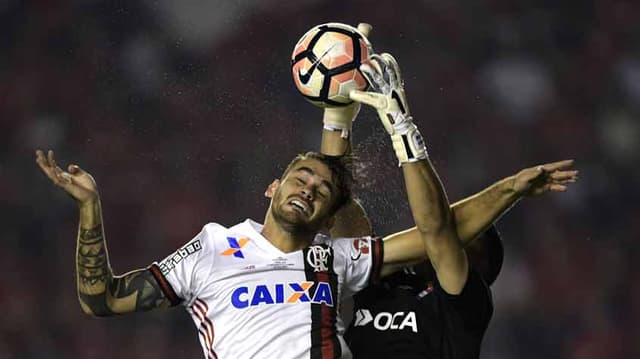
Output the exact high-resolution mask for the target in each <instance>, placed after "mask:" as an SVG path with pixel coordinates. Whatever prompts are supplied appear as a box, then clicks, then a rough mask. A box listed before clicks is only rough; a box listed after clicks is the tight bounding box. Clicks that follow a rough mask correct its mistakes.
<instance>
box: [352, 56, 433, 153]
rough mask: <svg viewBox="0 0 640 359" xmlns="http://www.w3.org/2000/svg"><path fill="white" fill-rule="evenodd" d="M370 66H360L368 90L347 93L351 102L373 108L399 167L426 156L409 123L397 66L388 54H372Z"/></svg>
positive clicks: (415, 129)
mask: <svg viewBox="0 0 640 359" xmlns="http://www.w3.org/2000/svg"><path fill="white" fill-rule="evenodd" d="M370 59H371V61H370V64H362V65H361V66H360V71H361V72H362V73H363V74H364V75H365V77H366V78H367V81H369V85H371V91H368V92H364V91H358V90H354V91H351V93H350V94H349V97H351V99H352V100H354V101H356V102H359V103H364V104H366V105H369V106H372V107H374V108H375V109H376V110H377V111H378V117H380V121H382V124H383V125H384V128H385V129H386V130H387V132H388V133H389V135H391V142H392V144H393V149H394V151H395V152H396V157H398V161H399V164H400V165H402V164H403V163H407V162H415V161H418V160H422V159H426V158H427V157H428V154H427V148H426V146H425V144H424V139H423V138H422V135H421V134H420V131H418V128H417V127H416V125H415V124H414V123H413V118H412V117H411V115H410V114H409V107H408V105H407V99H406V96H405V93H404V84H403V82H402V77H401V74H400V67H399V66H398V63H397V62H396V60H395V59H394V58H393V56H391V55H390V54H388V53H383V54H381V55H378V54H373V55H371V57H370Z"/></svg>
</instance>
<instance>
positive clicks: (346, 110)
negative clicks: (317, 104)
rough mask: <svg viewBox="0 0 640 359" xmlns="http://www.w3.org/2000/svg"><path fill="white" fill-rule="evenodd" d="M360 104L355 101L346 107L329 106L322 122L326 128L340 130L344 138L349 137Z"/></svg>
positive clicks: (325, 110)
mask: <svg viewBox="0 0 640 359" xmlns="http://www.w3.org/2000/svg"><path fill="white" fill-rule="evenodd" d="M359 109H360V106H359V105H358V104H357V103H353V104H351V105H348V106H344V107H327V108H325V109H324V113H323V115H322V123H323V127H324V129H325V130H328V131H340V132H341V136H342V137H343V138H347V137H349V133H350V132H351V128H352V125H353V121H354V119H355V117H356V115H357V114H358V111H359Z"/></svg>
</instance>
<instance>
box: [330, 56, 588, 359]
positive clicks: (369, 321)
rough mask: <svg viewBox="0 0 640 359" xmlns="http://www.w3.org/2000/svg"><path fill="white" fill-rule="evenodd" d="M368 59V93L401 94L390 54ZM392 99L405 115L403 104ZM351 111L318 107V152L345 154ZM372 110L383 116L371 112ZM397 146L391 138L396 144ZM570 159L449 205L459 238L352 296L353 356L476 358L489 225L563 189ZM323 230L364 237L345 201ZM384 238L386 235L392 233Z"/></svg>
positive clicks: (357, 214) (494, 266) (491, 245)
mask: <svg viewBox="0 0 640 359" xmlns="http://www.w3.org/2000/svg"><path fill="white" fill-rule="evenodd" d="M372 64H373V65H374V66H375V69H373V68H367V66H366V65H365V66H363V72H364V73H365V74H367V78H368V81H369V82H370V84H371V85H372V87H373V88H374V90H377V91H378V92H381V93H383V94H388V93H392V94H393V93H394V92H395V93H397V94H402V90H401V88H402V84H401V80H400V71H399V68H398V66H397V63H396V62H395V60H394V59H393V57H391V56H390V55H388V54H383V55H381V56H378V55H375V56H374V57H373V63H372ZM352 97H353V98H355V99H357V100H360V101H362V102H365V103H367V104H371V105H373V106H374V107H376V108H378V109H380V108H382V107H383V106H388V105H389V104H388V103H385V101H384V100H386V98H383V97H381V96H379V95H375V94H370V93H368V94H364V93H355V96H353V95H352ZM392 97H393V98H401V99H403V98H404V97H403V96H400V95H396V96H393V95H392ZM387 98H388V97H387ZM399 103H401V104H403V107H404V108H405V110H404V111H406V112H405V113H408V110H407V109H406V103H405V102H399ZM357 112H358V105H357V104H355V105H352V106H349V107H347V108H335V109H333V108H332V109H327V110H325V126H324V127H325V128H324V131H323V141H322V147H321V151H322V152H324V153H329V154H332V155H340V154H344V153H348V152H349V148H350V143H349V136H348V134H349V133H350V131H351V126H352V120H353V119H354V118H355V115H356V114H357ZM379 115H380V116H381V117H385V115H386V114H385V113H384V112H382V111H379ZM381 119H382V121H383V122H384V119H383V118H381ZM390 121H391V119H390ZM338 133H339V134H340V136H339V135H338ZM345 133H346V134H347V136H344V134H345ZM398 143H399V141H397V142H394V147H395V148H396V149H397V148H398V147H400V146H399V144H398ZM572 163H573V161H571V160H567V161H560V162H555V163H549V164H545V165H541V166H536V167H532V168H527V169H524V170H522V171H520V172H519V173H517V174H516V175H513V176H510V177H508V178H505V179H503V180H501V181H499V182H497V183H495V184H494V185H492V186H490V187H489V188H487V189H485V190H484V191H482V192H480V193H478V194H476V195H474V196H472V197H470V198H467V199H465V200H462V201H460V202H458V203H455V204H454V205H452V206H451V213H452V217H453V218H454V221H455V222H456V227H455V229H456V230H457V237H458V239H459V241H455V240H452V241H449V242H448V245H437V244H436V243H435V242H433V241H432V242H430V241H427V240H425V241H424V243H425V248H424V250H425V251H426V252H427V254H428V258H429V259H430V260H431V263H429V262H424V261H423V262H421V263H418V264H417V265H416V266H413V267H408V268H405V269H404V270H403V271H399V272H397V273H395V274H392V275H390V276H389V277H387V278H383V279H382V281H381V282H380V283H373V284H372V285H370V286H369V287H368V288H367V289H365V290H363V291H361V292H359V293H357V294H356V295H355V307H354V312H355V318H354V321H353V322H352V324H351V326H350V328H349V331H348V333H347V340H348V344H349V346H350V347H351V349H352V352H353V353H354V357H356V358H387V357H402V358H413V357H415V358H477V357H478V356H479V352H480V343H481V340H482V337H483V335H484V332H485V330H486V327H487V325H488V322H489V320H490V318H491V315H492V312H493V307H492V302H491V294H490V290H489V288H488V284H489V285H490V284H491V283H492V282H493V281H494V280H495V278H496V277H497V275H498V273H499V271H500V268H501V265H502V255H503V252H502V244H501V240H500V235H499V233H498V232H497V230H496V229H495V227H493V226H491V223H493V222H494V221H495V220H497V219H498V218H499V216H500V215H502V214H504V213H505V212H506V211H507V210H508V209H509V208H511V206H513V205H514V204H515V203H516V201H517V200H519V199H520V198H523V197H525V196H533V195H540V194H543V193H547V192H561V191H565V190H566V189H567V185H568V184H569V183H572V182H575V180H576V179H577V171H573V170H568V169H567V167H569V166H571V165H572ZM489 226H491V227H489ZM487 227H489V229H488V230H487V231H486V232H485V233H484V234H483V235H481V236H480V237H479V238H478V239H475V240H474V238H475V237H477V235H478V234H479V233H482V231H484V230H485V229H486V228H487ZM419 232H420V228H413V229H411V230H408V231H405V232H403V234H402V235H404V236H419ZM331 234H332V236H335V237H343V236H351V235H353V234H356V235H360V236H363V235H369V234H371V226H370V224H369V222H368V220H367V219H366V215H365V213H364V210H363V209H362V208H361V207H360V206H359V205H358V204H357V203H352V204H351V205H350V206H348V207H346V208H345V210H343V211H341V212H339V213H338V215H336V220H335V221H334V225H333V227H332V228H331ZM385 240H393V236H392V237H387V238H385ZM441 244H442V243H441ZM463 247H464V248H465V250H464V251H463V250H462V248H463ZM431 264H433V265H431ZM443 283H444V285H443Z"/></svg>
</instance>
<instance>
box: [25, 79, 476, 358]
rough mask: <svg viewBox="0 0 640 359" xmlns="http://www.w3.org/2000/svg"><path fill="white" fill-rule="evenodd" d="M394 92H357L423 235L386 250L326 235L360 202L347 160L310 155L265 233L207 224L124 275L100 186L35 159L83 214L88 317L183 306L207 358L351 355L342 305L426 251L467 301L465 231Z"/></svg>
mask: <svg viewBox="0 0 640 359" xmlns="http://www.w3.org/2000/svg"><path fill="white" fill-rule="evenodd" d="M397 78H399V76H398V77H397ZM394 84H398V83H397V82H394ZM393 90H394V91H391V92H382V93H375V94H374V93H368V94H367V93H359V94H354V97H356V100H361V101H363V102H366V103H368V104H372V105H378V106H377V108H378V110H379V112H380V113H381V114H384V115H385V116H381V120H382V122H383V125H384V126H385V128H386V129H387V131H388V132H389V134H390V135H391V138H392V141H393V143H394V150H395V152H396V156H397V157H398V160H399V162H400V163H401V165H402V171H403V173H404V177H405V184H406V188H407V196H408V200H409V203H410V205H411V210H412V215H413V218H414V221H415V223H416V229H415V230H409V231H406V232H401V233H397V234H394V235H391V236H387V237H386V240H384V241H382V240H379V239H375V238H371V237H360V238H355V239H353V238H351V239H334V240H330V239H329V238H328V237H326V236H323V235H319V234H318V232H321V231H322V230H323V229H324V228H327V227H330V226H331V223H332V221H333V218H334V217H333V215H334V214H335V213H336V211H337V210H339V209H340V208H341V207H342V206H343V205H344V204H345V203H348V202H349V200H350V187H349V171H348V169H347V168H346V166H345V163H344V161H343V160H342V159H339V158H338V159H336V158H332V157H330V156H325V155H322V154H317V153H307V154H304V155H301V156H298V157H296V158H295V159H294V160H293V161H292V162H291V163H290V164H289V166H288V167H287V168H286V170H285V171H284V173H283V175H282V177H281V178H280V179H279V180H274V181H273V182H272V183H271V184H270V185H269V186H268V188H267V190H266V195H267V197H269V198H270V205H269V208H268V210H267V212H266V214H265V218H264V223H263V224H259V223H257V222H255V221H252V220H249V219H248V220H245V221H243V222H241V223H239V224H237V225H235V226H232V227H229V228H227V227H224V226H222V225H220V224H216V223H210V224H207V225H205V226H204V228H203V229H202V231H201V232H200V233H199V234H197V235H196V236H195V237H194V238H193V239H192V240H191V241H189V242H188V243H187V244H185V245H184V246H183V247H182V248H180V249H178V250H177V251H176V252H175V253H174V254H172V255H170V256H168V257H167V258H165V259H164V260H162V261H160V262H159V263H153V264H151V265H150V266H149V267H147V268H144V269H139V270H134V271H132V272H129V273H126V274H124V275H120V276H116V275H114V274H113V271H112V270H111V267H110V264H109V258H108V254H107V250H106V241H105V234H104V226H103V221H102V210H101V206H100V196H99V194H98V190H97V186H96V182H95V181H94V179H93V178H92V176H91V175H89V174H88V173H87V172H85V171H84V170H82V169H80V167H79V166H77V165H75V164H72V165H69V166H68V168H67V171H64V170H62V169H61V168H60V167H59V166H58V165H57V163H56V160H55V157H54V153H53V152H52V151H49V152H48V153H47V155H46V156H45V154H44V153H43V152H42V151H40V150H38V151H36V161H37V163H38V165H39V166H40V168H41V169H42V171H43V172H44V173H45V174H46V175H47V176H48V177H49V179H50V180H51V181H52V182H53V183H54V184H56V185H57V186H58V187H60V188H61V189H62V190H64V191H65V192H66V193H68V194H69V195H70V196H71V197H72V198H73V199H74V200H75V201H76V203H77V204H78V206H79V211H80V221H79V222H80V223H79V230H78V236H77V256H76V269H77V287H78V297H79V301H80V305H81V307H82V309H83V311H84V312H85V313H87V314H91V315H94V316H111V315H117V314H125V313H131V312H139V311H147V310H153V309H156V308H165V307H169V306H173V305H177V304H179V303H180V304H182V305H184V306H185V307H186V309H187V311H188V312H189V313H190V314H191V316H192V318H193V320H194V323H195V324H196V327H197V330H198V334H199V339H200V343H201V346H202V349H203V353H204V356H205V357H206V358H218V357H221V358H249V357H268V358H343V357H349V356H350V352H349V349H348V348H347V347H346V345H345V342H344V339H343V338H342V332H343V326H342V323H341V320H340V318H339V316H338V315H337V313H338V310H339V306H340V300H341V298H343V297H348V296H351V295H352V294H353V293H356V292H358V291H360V290H362V289H363V288H365V287H366V286H367V285H368V284H369V283H370V282H375V281H376V280H377V278H378V277H380V276H384V275H388V274H390V273H392V272H393V271H395V270H397V269H399V268H401V267H402V266H404V265H406V264H408V263H413V262H416V261H420V260H424V259H425V257H426V256H425V253H426V254H428V255H429V258H430V259H431V262H432V263H433V264H434V267H436V269H437V275H438V279H439V283H440V285H441V286H442V288H443V289H445V290H447V291H448V292H451V293H458V292H459V291H460V290H461V289H462V287H463V285H464V283H465V280H466V276H467V272H468V271H467V264H466V257H465V255H464V252H463V251H462V250H461V245H460V243H459V239H458V234H457V233H458V231H459V229H456V228H455V223H454V221H453V220H452V215H451V211H450V207H449V203H448V201H447V198H446V196H445V193H444V190H443V188H442V185H441V183H440V181H439V179H438V177H437V174H436V172H435V170H434V169H433V167H432V165H431V163H430V161H429V159H428V157H427V153H426V147H425V145H424V141H423V140H422V136H421V135H420V132H419V131H418V129H417V127H416V126H415V125H414V124H413V121H412V118H411V117H410V116H409V115H408V112H407V107H406V101H405V100H404V91H402V89H401V87H398V86H395V87H394V88H393ZM358 96H359V97H358ZM398 96H399V97H398ZM390 119H393V121H391V120H390ZM383 243H384V244H383ZM425 248H426V250H425ZM248 338H250V340H248Z"/></svg>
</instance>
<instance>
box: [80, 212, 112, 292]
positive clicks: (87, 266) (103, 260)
mask: <svg viewBox="0 0 640 359" xmlns="http://www.w3.org/2000/svg"><path fill="white" fill-rule="evenodd" d="M102 233H103V231H102V224H99V225H97V226H96V227H95V228H92V229H83V228H81V229H80V233H79V234H78V250H77V257H76V267H77V271H78V291H79V292H81V293H86V294H98V293H101V292H104V290H105V284H106V282H107V279H108V278H107V277H108V276H109V275H110V274H111V271H110V268H109V261H108V260H107V250H106V248H105V242H104V237H103V234H102Z"/></svg>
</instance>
